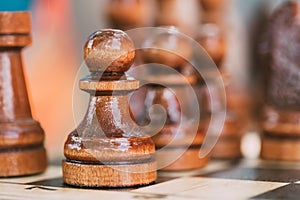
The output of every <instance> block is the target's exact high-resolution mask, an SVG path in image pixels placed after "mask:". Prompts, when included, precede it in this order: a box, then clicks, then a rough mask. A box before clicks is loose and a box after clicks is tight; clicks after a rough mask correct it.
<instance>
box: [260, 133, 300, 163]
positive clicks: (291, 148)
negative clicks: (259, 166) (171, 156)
mask: <svg viewBox="0 0 300 200" xmlns="http://www.w3.org/2000/svg"><path fill="white" fill-rule="evenodd" d="M261 157H262V158H263V159H267V160H282V161H300V137H297V136H296V137H285V136H269V135H268V136H266V135H264V136H263V137H262V146H261Z"/></svg>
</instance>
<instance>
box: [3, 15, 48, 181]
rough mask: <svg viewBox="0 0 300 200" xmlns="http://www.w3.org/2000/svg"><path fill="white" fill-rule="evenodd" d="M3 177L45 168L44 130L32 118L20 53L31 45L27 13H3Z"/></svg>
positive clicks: (35, 171) (36, 171) (31, 172)
mask: <svg viewBox="0 0 300 200" xmlns="http://www.w3.org/2000/svg"><path fill="white" fill-rule="evenodd" d="M0 23H1V24H0V34H1V36H0V176H21V175H28V174H36V173H40V172H43V171H44V170H45V169H46V165H47V158H46V151H45V149H44V147H43V141H44V131H43V129H42V128H41V126H40V124H39V123H38V122H37V121H35V120H34V119H32V115H31V110H30V105H29V101H28V95H27V89H26V84H25V79H24V72H23V63H22V55H21V50H22V48H23V47H24V46H26V45H28V44H30V43H31V37H30V14H29V13H28V12H3V13H0Z"/></svg>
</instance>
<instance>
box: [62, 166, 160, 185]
mask: <svg viewBox="0 0 300 200" xmlns="http://www.w3.org/2000/svg"><path fill="white" fill-rule="evenodd" d="M62 169H63V180H64V182H65V183H67V184H70V185H76V186H85V187H129V186H136V185H147V184H150V183H153V182H155V180H156V162H150V163H142V164H135V165H88V164H79V163H71V162H66V161H63V165H62Z"/></svg>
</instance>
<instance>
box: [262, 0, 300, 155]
mask: <svg viewBox="0 0 300 200" xmlns="http://www.w3.org/2000/svg"><path fill="white" fill-rule="evenodd" d="M299 8H300V4H299V3H298V2H297V1H290V2H285V3H283V4H282V5H281V6H279V7H278V9H277V10H275V11H274V13H273V14H272V15H271V18H270V20H269V22H268V26H267V27H268V28H267V30H266V34H267V37H265V41H264V44H263V45H264V47H265V48H264V51H263V52H262V51H261V54H262V57H263V59H264V60H265V64H266V66H263V67H264V68H265V70H266V73H265V74H266V75H267V77H266V86H267V87H266V92H265V93H266V96H265V102H266V103H265V105H264V109H263V111H262V112H261V115H262V123H261V127H262V147H261V157H262V158H264V159H271V160H287V161H299V160H300V137H299V135H300V90H299V80H300V64H299V56H298V54H299V52H300V43H299V39H298V35H299V34H300V26H299V23H300V18H299V17H300V9H299Z"/></svg>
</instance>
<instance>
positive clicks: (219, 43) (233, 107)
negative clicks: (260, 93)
mask: <svg viewBox="0 0 300 200" xmlns="http://www.w3.org/2000/svg"><path fill="white" fill-rule="evenodd" d="M196 40H197V41H198V42H199V44H201V46H202V47H203V48H204V49H205V50H206V51H207V53H208V54H209V55H210V56H211V58H212V59H213V61H214V62H215V64H216V66H217V67H218V68H219V69H220V70H221V73H222V76H223V80H224V86H225V92H226V108H227V109H226V111H227V112H226V118H225V122H224V126H223V129H222V132H221V135H220V137H219V139H218V142H217V144H216V145H215V147H214V149H213V152H212V157H214V158H228V159H234V158H239V157H241V155H242V153H241V137H242V133H243V131H244V130H245V128H244V127H245V123H244V120H243V118H244V117H243V116H242V115H241V113H240V112H239V110H238V109H240V108H238V107H237V105H239V106H240V107H241V106H242V105H243V103H244V101H245V99H244V98H241V97H240V96H239V95H238V94H237V92H233V91H234V90H233V88H234V86H233V85H232V83H231V82H232V80H231V78H230V75H229V74H227V73H226V72H225V70H224V69H223V67H222V64H223V60H224V57H225V55H226V51H227V45H226V40H225V37H224V33H223V32H222V30H221V28H220V27H219V26H218V25H217V24H213V23H207V24H202V25H200V28H199V33H198V37H197V38H196ZM202 90H203V91H201V92H202V98H203V96H206V100H204V101H203V102H204V104H206V105H204V106H202V107H205V108H206V107H207V108H211V106H214V105H218V104H223V102H218V101H219V99H210V94H209V93H208V90H207V88H206V89H205V88H204V89H203V88H202ZM211 92H217V91H215V90H214V89H213V88H212V90H211ZM212 96H217V94H216V95H212ZM215 110H217V108H215ZM211 114H212V113H211V109H208V110H207V112H206V113H204V114H203V115H209V116H210V115H211Z"/></svg>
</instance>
